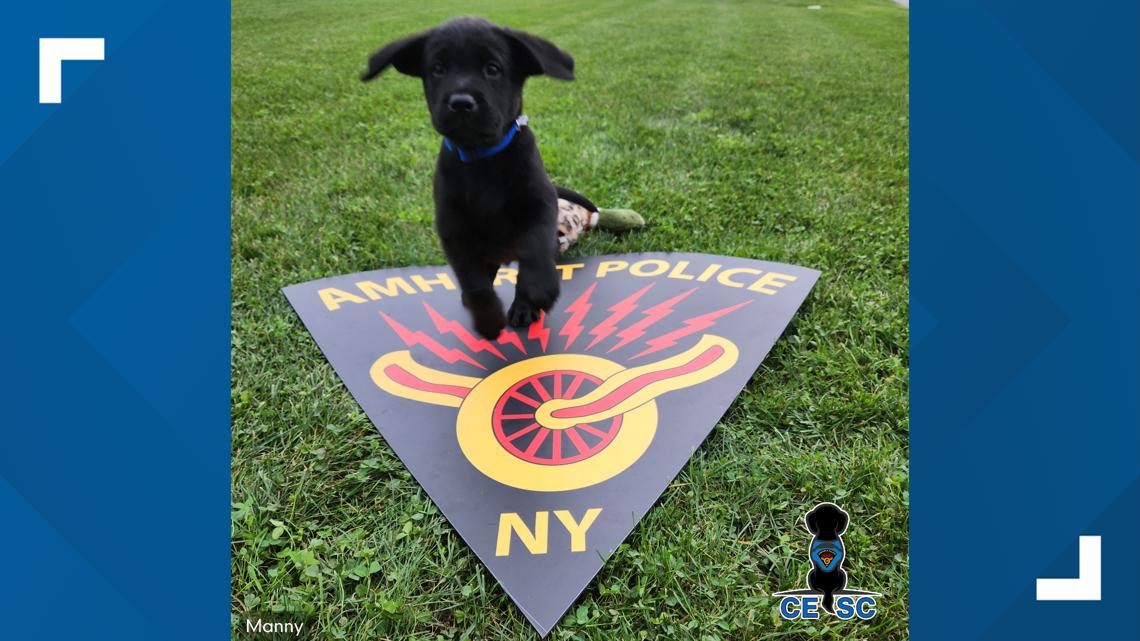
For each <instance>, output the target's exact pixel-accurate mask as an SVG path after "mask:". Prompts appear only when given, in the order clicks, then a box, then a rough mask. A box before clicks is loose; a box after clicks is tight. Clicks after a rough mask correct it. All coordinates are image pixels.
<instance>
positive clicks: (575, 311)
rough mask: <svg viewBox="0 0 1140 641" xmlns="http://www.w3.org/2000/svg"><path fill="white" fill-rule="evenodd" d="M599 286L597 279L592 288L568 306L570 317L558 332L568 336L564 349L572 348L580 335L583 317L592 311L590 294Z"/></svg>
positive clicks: (560, 334)
mask: <svg viewBox="0 0 1140 641" xmlns="http://www.w3.org/2000/svg"><path fill="white" fill-rule="evenodd" d="M597 286H598V283H597V281H594V283H593V284H591V285H590V288H589V289H587V290H586V291H585V292H583V293H582V295H581V296H579V297H578V299H577V300H575V301H574V302H573V303H570V304H569V305H568V306H567V307H566V311H567V312H569V314H570V318H569V319H567V320H566V322H565V323H563V325H562V330H561V331H559V332H558V335H559V336H565V337H566V347H564V348H563V349H570V346H571V345H572V344H573V343H574V341H575V340H577V338H578V336H579V335H580V334H581V333H582V319H583V318H585V317H586V314H589V313H590V308H591V307H593V305H591V304H590V294H593V293H594V288H595V287H597Z"/></svg>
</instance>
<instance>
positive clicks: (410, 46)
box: [360, 31, 431, 81]
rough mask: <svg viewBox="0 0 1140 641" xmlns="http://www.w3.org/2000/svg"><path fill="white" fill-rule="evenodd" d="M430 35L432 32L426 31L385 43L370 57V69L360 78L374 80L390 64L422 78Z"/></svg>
mask: <svg viewBox="0 0 1140 641" xmlns="http://www.w3.org/2000/svg"><path fill="white" fill-rule="evenodd" d="M429 35H431V32H430V31H425V32H423V33H417V34H416V35H414V36H408V37H407V38H404V39H402V40H397V41H395V42H392V43H389V44H387V45H385V46H384V47H382V48H381V49H380V50H378V51H377V52H376V53H374V54H372V57H371V58H369V59H368V70H367V71H365V72H364V73H362V74H361V75H360V79H361V80H364V81H368V80H372V79H373V78H375V77H376V76H378V75H380V72H381V71H384V69H385V68H387V67H388V65H392V66H393V67H395V68H396V71H399V72H400V73H406V74H408V75H409V76H419V77H421V78H422V77H423V75H424V43H426V42H427V39H428V36H429Z"/></svg>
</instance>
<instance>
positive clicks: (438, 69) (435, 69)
mask: <svg viewBox="0 0 1140 641" xmlns="http://www.w3.org/2000/svg"><path fill="white" fill-rule="evenodd" d="M444 71H446V69H444V67H443V63H442V62H437V63H435V64H433V65H432V66H431V75H433V76H435V77H437V78H438V77H440V76H442V75H443V73H444Z"/></svg>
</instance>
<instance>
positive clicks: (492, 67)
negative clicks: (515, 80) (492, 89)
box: [483, 62, 503, 78]
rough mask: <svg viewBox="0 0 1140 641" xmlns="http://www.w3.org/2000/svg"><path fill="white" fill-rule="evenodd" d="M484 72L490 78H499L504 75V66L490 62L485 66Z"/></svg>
mask: <svg viewBox="0 0 1140 641" xmlns="http://www.w3.org/2000/svg"><path fill="white" fill-rule="evenodd" d="M483 73H484V74H486V75H487V77H488V78H498V77H499V76H501V75H503V68H502V67H500V66H499V65H498V64H496V63H494V62H488V63H487V66H486V67H483Z"/></svg>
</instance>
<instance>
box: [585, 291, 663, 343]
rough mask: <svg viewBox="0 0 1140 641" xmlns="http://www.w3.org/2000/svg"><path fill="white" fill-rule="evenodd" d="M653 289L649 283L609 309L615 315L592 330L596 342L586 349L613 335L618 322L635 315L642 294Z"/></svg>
mask: <svg viewBox="0 0 1140 641" xmlns="http://www.w3.org/2000/svg"><path fill="white" fill-rule="evenodd" d="M651 287H653V283H649V284H648V285H646V286H645V287H642V288H641V290H640V291H637V292H634V293H633V295H631V296H630V297H629V298H626V299H624V300H622V301H621V302H619V303H618V304H616V305H614V306H613V307H611V308H609V310H607V311H611V312H613V313H612V314H610V316H609V318H607V319H606V320H604V321H602V322H601V323H598V326H597V327H595V328H594V329H591V330H590V336H593V337H594V340H592V341H590V344H589V345H587V346H586V349H590V348H591V347H593V346H594V345H597V344H598V342H599V341H601V340H602V339H604V338H605V337H607V336H609V335H610V334H612V333H613V331H614V330H615V329H616V328H617V324H618V322H620V321H621V319H623V318H625V317H626V316H629V315H630V314H631V313H633V310H635V309H637V305H636V303H637V300H638V299H639V298H641V295H642V294H644V293H645V292H647V291H649V288H651Z"/></svg>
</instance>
